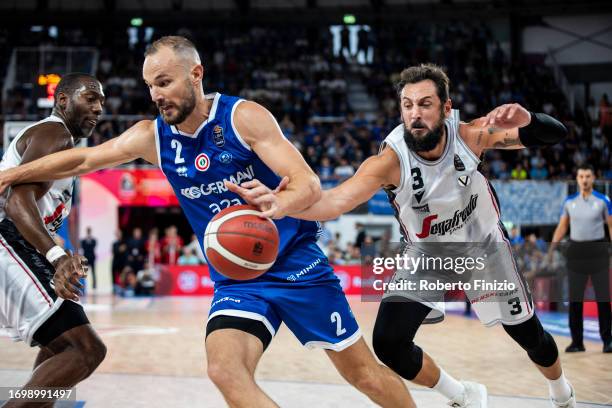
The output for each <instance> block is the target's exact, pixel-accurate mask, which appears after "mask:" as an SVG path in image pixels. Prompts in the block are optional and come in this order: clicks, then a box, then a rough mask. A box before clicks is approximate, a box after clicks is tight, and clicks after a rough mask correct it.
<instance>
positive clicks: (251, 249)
mask: <svg viewBox="0 0 612 408" xmlns="http://www.w3.org/2000/svg"><path fill="white" fill-rule="evenodd" d="M258 214H259V211H257V209H255V207H252V206H250V205H235V206H232V207H229V208H226V209H224V210H223V211H221V212H220V213H218V214H217V215H215V216H214V217H213V219H212V220H211V221H210V222H209V223H208V226H207V227H206V232H205V233H204V251H205V252H206V257H207V258H208V260H209V262H210V264H211V265H212V266H213V267H214V268H215V270H216V271H217V272H219V273H220V274H222V275H224V276H225V277H227V278H230V279H235V280H248V279H255V278H256V277H258V276H260V275H262V274H263V273H265V272H266V271H267V270H268V269H270V267H272V265H273V264H274V262H275V261H276V256H277V255H278V243H279V236H278V230H277V229H276V225H274V223H273V222H272V221H271V220H269V219H266V218H261V217H260V216H259V215H258Z"/></svg>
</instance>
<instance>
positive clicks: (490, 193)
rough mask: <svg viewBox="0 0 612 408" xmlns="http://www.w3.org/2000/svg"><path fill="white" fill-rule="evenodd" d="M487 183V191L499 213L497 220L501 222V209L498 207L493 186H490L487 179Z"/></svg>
mask: <svg viewBox="0 0 612 408" xmlns="http://www.w3.org/2000/svg"><path fill="white" fill-rule="evenodd" d="M483 177H484V176H483ZM485 182H486V183H487V189H488V190H489V195H490V196H491V201H493V207H494V208H495V211H497V219H498V221H499V220H500V219H501V212H500V211H499V207H498V206H497V201H496V200H495V196H494V195H493V192H492V191H491V184H489V180H486V179H485Z"/></svg>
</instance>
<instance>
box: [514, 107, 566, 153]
mask: <svg viewBox="0 0 612 408" xmlns="http://www.w3.org/2000/svg"><path fill="white" fill-rule="evenodd" d="M529 113H530V114H531V123H529V124H528V125H527V126H525V127H522V128H519V130H518V134H519V139H521V143H522V144H523V146H525V147H535V146H552V145H555V144H557V143H559V142H560V141H562V140H564V139H565V137H566V136H567V128H566V127H565V126H563V123H561V122H559V121H558V120H557V119H555V118H553V117H552V116H549V115H547V114H545V113H533V112H529Z"/></svg>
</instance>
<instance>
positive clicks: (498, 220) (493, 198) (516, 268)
mask: <svg viewBox="0 0 612 408" xmlns="http://www.w3.org/2000/svg"><path fill="white" fill-rule="evenodd" d="M487 189H488V190H489V197H491V201H492V202H493V207H494V208H495V211H497V229H498V230H499V233H500V234H501V236H502V239H503V240H504V242H505V243H506V246H507V247H508V251H509V252H510V258H511V259H512V265H513V266H514V272H515V273H516V275H517V277H518V281H519V283H520V285H521V288H522V289H523V293H524V295H525V297H526V298H527V300H529V291H527V288H526V287H525V285H523V278H522V277H521V275H520V272H519V270H518V267H517V266H516V261H515V260H514V255H513V254H512V245H511V244H510V241H508V240H507V239H506V235H504V230H502V228H501V226H500V225H499V223H500V222H501V214H500V212H499V207H497V201H495V196H494V195H493V192H492V191H491V185H490V184H489V181H488V180H487ZM526 303H527V313H531V304H530V302H529V301H527V302H526Z"/></svg>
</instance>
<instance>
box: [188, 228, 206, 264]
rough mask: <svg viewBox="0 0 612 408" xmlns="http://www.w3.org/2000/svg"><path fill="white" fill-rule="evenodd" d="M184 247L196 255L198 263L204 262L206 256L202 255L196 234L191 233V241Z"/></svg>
mask: <svg viewBox="0 0 612 408" xmlns="http://www.w3.org/2000/svg"><path fill="white" fill-rule="evenodd" d="M185 248H188V249H189V250H191V251H192V252H193V253H194V254H195V256H197V257H198V260H199V263H200V264H201V265H205V264H206V258H205V257H204V252H202V247H201V246H200V243H199V242H198V237H197V236H196V234H192V235H191V242H189V244H187V245H186V246H185Z"/></svg>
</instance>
